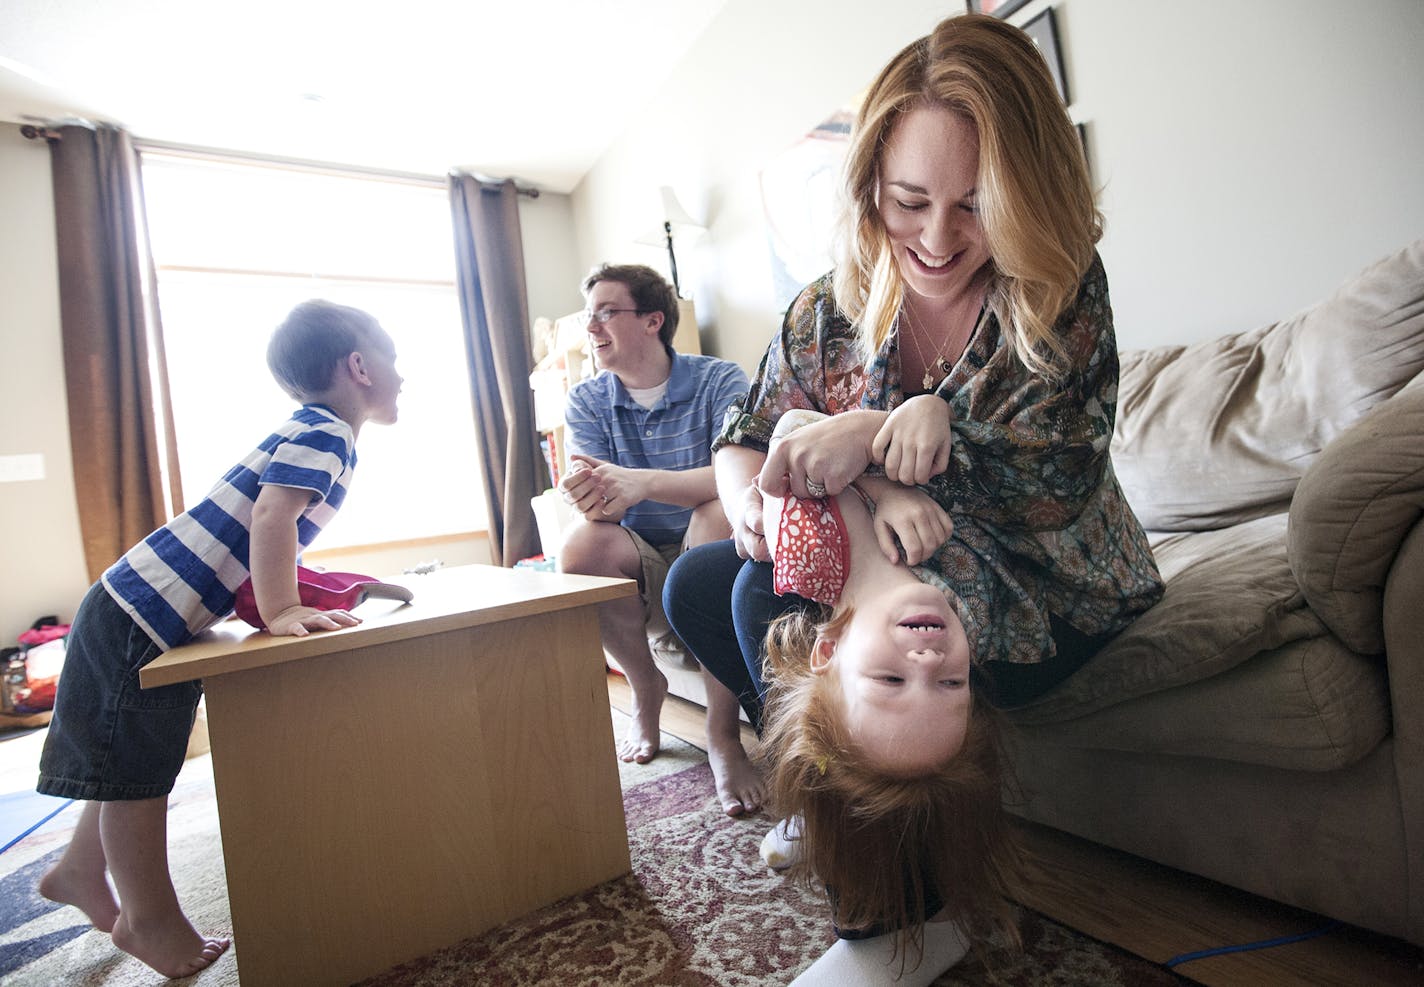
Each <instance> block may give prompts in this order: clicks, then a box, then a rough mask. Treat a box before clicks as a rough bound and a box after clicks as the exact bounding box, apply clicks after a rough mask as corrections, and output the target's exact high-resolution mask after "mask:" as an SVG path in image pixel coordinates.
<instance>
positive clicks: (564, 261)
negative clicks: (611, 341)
mask: <svg viewBox="0 0 1424 987" xmlns="http://www.w3.org/2000/svg"><path fill="white" fill-rule="evenodd" d="M519 228H520V233H521V234H522V235H523V239H524V277H525V281H526V282H527V286H528V295H529V321H530V322H531V323H532V322H533V321H534V320H535V319H537V318H539V317H540V316H545V317H547V318H550V319H556V318H558V317H559V316H561V315H567V314H568V313H569V312H574V311H577V310H578V309H580V308H582V307H583V296H582V295H580V294H579V288H578V286H579V282H580V281H581V280H583V276H584V274H585V273H587V271H588V268H589V267H590V266H591V265H589V264H587V263H585V262H584V260H583V258H582V257H581V256H579V251H578V244H577V243H576V242H575V240H574V236H573V229H574V214H573V203H572V200H571V199H570V198H569V197H568V196H567V195H559V194H555V193H552V192H544V193H542V194H541V195H540V196H539V198H537V199H530V198H527V197H523V196H521V197H520V199H519Z"/></svg>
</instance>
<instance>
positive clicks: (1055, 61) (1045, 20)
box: [1023, 7, 1072, 106]
mask: <svg viewBox="0 0 1424 987" xmlns="http://www.w3.org/2000/svg"><path fill="white" fill-rule="evenodd" d="M1023 31H1024V33H1025V34H1027V35H1028V36H1029V37H1030V38H1032V39H1033V43H1034V44H1036V45H1038V50H1039V51H1041V52H1043V58H1044V61H1046V62H1048V71H1049V74H1051V75H1052V76H1053V84H1054V85H1055V86H1057V87H1058V95H1059V97H1060V98H1062V100H1063V105H1064V106H1068V105H1069V104H1070V103H1071V102H1072V101H1071V100H1070V99H1069V98H1068V79H1067V78H1066V77H1065V76H1064V74H1063V51H1062V49H1061V48H1060V47H1059V46H1058V24H1057V22H1056V21H1055V20H1054V18H1053V8H1052V7H1049V8H1048V9H1047V10H1045V11H1044V12H1043V13H1041V14H1039V15H1038V16H1037V17H1035V18H1034V19H1033V20H1031V21H1029V22H1028V23H1027V24H1025V25H1024V26H1023Z"/></svg>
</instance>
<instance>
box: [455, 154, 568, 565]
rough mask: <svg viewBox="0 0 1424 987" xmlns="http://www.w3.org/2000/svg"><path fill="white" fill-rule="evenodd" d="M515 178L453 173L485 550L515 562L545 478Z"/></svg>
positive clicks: (533, 541) (525, 552)
mask: <svg viewBox="0 0 1424 987" xmlns="http://www.w3.org/2000/svg"><path fill="white" fill-rule="evenodd" d="M517 200H518V192H517V191H516V190H515V186H514V182H512V181H506V182H502V183H499V184H497V185H496V184H490V183H487V182H481V181H479V180H478V179H476V178H473V177H471V176H469V175H451V176H450V209H451V212H452V214H453V217H454V225H455V259H456V265H457V272H458V273H457V277H458V278H459V290H460V312H461V315H462V316H463V319H464V324H465V354H466V357H467V360H468V363H469V368H470V387H471V389H472V391H473V394H474V404H475V442H476V445H477V447H478V449H479V453H480V461H481V462H482V463H483V464H484V475H485V498H486V502H487V503H488V504H489V538H490V557H491V558H492V559H493V560H494V561H495V562H496V563H499V564H502V565H505V566H512V565H514V563H515V562H517V561H519V560H520V559H523V558H528V557H529V556H531V555H535V554H537V553H538V552H539V532H538V529H537V527H536V526H535V523H534V509H533V507H532V506H530V500H531V498H533V497H535V496H537V495H538V494H539V492H540V491H541V490H542V489H543V488H544V485H545V479H546V478H545V467H544V462H543V457H542V455H541V454H540V452H539V436H538V432H537V431H536V430H535V428H534V394H533V392H532V391H531V390H530V389H529V371H530V369H531V367H532V364H533V356H532V354H531V352H530V345H529V306H528V302H527V301H526V297H527V295H526V292H525V287H524V247H523V240H522V238H521V237H520V234H519V208H518V201H517Z"/></svg>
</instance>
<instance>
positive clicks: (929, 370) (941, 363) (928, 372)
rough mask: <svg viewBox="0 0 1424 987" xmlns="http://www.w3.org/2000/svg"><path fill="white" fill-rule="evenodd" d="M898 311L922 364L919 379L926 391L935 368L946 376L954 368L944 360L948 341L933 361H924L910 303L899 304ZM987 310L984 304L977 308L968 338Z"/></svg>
mask: <svg viewBox="0 0 1424 987" xmlns="http://www.w3.org/2000/svg"><path fill="white" fill-rule="evenodd" d="M900 311H901V312H903V313H904V314H905V322H906V323H907V324H908V325H909V327H910V342H911V343H913V344H914V346H915V356H916V357H918V358H919V360H920V363H922V364H924V368H925V375H924V377H923V378H921V380H920V386H921V387H922V388H923V389H924V390H926V391H928V390H929V389H930V388H931V387H933V386H934V383H935V379H934V372H935V370H936V369H938V370H939V372H940V373H942V374H944V375H945V376H948V375H949V372H950V371H951V370H953V369H954V365H953V364H951V363H950V362H949V361H948V360H946V359H945V357H944V351H945V348H946V347H947V346H948V345H949V343H948V341H946V342H945V344H944V346H941V347H940V348H939V349H938V350H937V351H936V352H935V358H934V362H933V363H925V353H924V350H922V349H920V339H919V335H920V332H921V330H920V328H919V327H918V326H916V325H915V320H914V317H913V316H912V315H910V305H909V302H908V301H907V302H904V303H902V304H901V306H900ZM988 311H989V309H988V306H986V305H981V307H980V310H979V318H978V320H977V321H976V322H975V323H974V328H973V329H971V330H970V331H969V339H973V338H974V334H975V333H977V332H978V331H979V327H980V326H981V325H983V324H984V316H985V315H987V314H988ZM968 345H969V341H968V340H965V347H966V348H967V347H968ZM940 379H941V381H942V380H943V378H940Z"/></svg>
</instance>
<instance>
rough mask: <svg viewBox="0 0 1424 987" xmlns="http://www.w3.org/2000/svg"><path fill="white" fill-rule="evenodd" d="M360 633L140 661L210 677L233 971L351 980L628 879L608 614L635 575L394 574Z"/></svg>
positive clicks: (218, 640) (246, 635)
mask: <svg viewBox="0 0 1424 987" xmlns="http://www.w3.org/2000/svg"><path fill="white" fill-rule="evenodd" d="M401 581H402V582H403V583H404V584H405V585H408V586H410V587H411V589H412V590H413V591H414V593H415V599H414V601H413V602H412V603H410V604H397V603H394V602H391V601H382V600H371V601H368V602H367V603H365V604H363V605H362V606H361V608H360V609H359V610H358V611H357V614H358V615H359V616H361V617H362V618H363V621H364V622H363V623H362V624H361V625H360V626H359V627H353V628H348V629H344V630H340V631H334V632H326V633H316V634H312V635H310V636H308V637H305V638H292V637H285V638H273V637H271V636H270V635H268V634H266V633H264V632H255V631H253V630H252V629H251V628H249V627H247V626H246V625H245V624H240V623H237V622H235V621H229V622H225V623H223V624H220V625H219V626H218V627H216V628H214V629H212V630H210V631H208V632H206V633H205V634H203V635H202V636H201V637H199V638H198V639H197V640H195V641H193V642H192V643H190V644H187V645H185V646H183V647H181V648H175V649H173V650H172V651H170V652H168V653H167V654H165V655H163V656H161V657H160V658H158V659H156V660H155V661H153V662H152V663H150V664H149V665H147V666H146V667H145V668H144V669H143V671H142V673H141V681H142V683H143V685H144V686H145V687H149V686H157V685H165V684H169V683H173V682H182V681H186V680H189V679H196V678H201V679H202V680H203V685H204V689H205V691H206V693H207V710H208V728H209V733H210V737H211V742H212V756H213V774H214V779H215V784H216V790H217V804H218V816H219V820H220V824H221V828H222V841H223V853H224V856H225V858H226V865H227V881H228V897H229V899H230V901H231V904H232V921H233V936H234V941H235V944H236V948H237V959H238V964H239V971H240V973H241V976H242V979H243V980H244V982H247V983H253V984H264V985H265V984H302V985H315V984H349V983H351V982H353V981H355V980H359V979H361V978H363V977H367V976H370V975H373V974H375V973H379V972H381V971H382V970H385V969H387V968H389V967H391V966H393V965H395V964H397V963H401V962H404V961H406V960H409V959H413V958H414V957H417V956H421V955H423V954H425V953H428V952H431V951H432V950H435V949H438V948H440V947H442V946H446V945H450V944H452V943H454V942H458V941H459V940H461V939H464V938H466V937H469V936H473V935H476V934H478V933H480V932H483V931H485V930H486V929H489V928H492V927H493V926H496V925H499V924H501V923H503V922H506V921H508V920H510V919H512V918H516V917H518V916H520V915H523V914H526V913H528V912H530V911H532V910H534V909H536V908H539V907H540V906H542V905H545V904H547V903H550V902H553V901H556V900H558V899H559V898H562V897H565V896H567V895H570V894H574V893H576V892H579V891H582V890H584V889H586V888H589V887H592V886H593V885H595V884H598V883H600V882H603V881H606V880H609V879H612V878H615V877H618V876H620V875H622V874H625V873H627V872H628V871H629V869H630V862H629V855H628V834H627V828H626V824H625V821H624V818H623V801H622V793H621V790H620V788H619V783H618V769H617V764H616V758H615V752H614V744H613V730H612V723H611V719H610V716H609V711H608V695H607V690H606V686H605V684H604V672H603V668H604V665H603V650H602V647H601V644H600V637H599V629H598V616H597V604H598V603H601V602H603V601H605V600H611V599H615V598H618V597H621V596H627V595H631V594H632V593H634V592H636V587H635V584H634V583H632V582H630V581H628V580H621V579H605V578H601V577H595V576H566V575H561V574H558V573H546V572H534V571H529V570H523V569H513V570H511V569H500V568H496V567H492V566H465V567H460V568H453V569H446V570H438V571H436V572H434V573H431V574H429V575H425V576H411V577H406V578H405V579H403V580H401Z"/></svg>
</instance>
